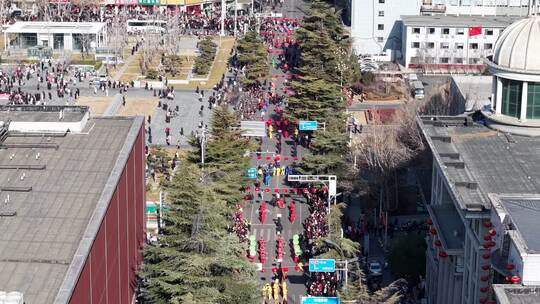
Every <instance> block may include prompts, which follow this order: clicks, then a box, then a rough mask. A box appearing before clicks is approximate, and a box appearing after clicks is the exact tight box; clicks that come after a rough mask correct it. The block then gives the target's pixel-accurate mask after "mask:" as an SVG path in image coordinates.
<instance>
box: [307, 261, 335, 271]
mask: <svg viewBox="0 0 540 304" xmlns="http://www.w3.org/2000/svg"><path fill="white" fill-rule="evenodd" d="M335 271H336V260H333V259H310V260H309V272H335Z"/></svg>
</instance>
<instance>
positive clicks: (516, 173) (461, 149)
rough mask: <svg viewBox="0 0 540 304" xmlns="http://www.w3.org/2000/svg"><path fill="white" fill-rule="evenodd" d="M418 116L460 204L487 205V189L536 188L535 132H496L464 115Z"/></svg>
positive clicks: (538, 152) (539, 161) (538, 151)
mask: <svg viewBox="0 0 540 304" xmlns="http://www.w3.org/2000/svg"><path fill="white" fill-rule="evenodd" d="M418 122H419V125H420V127H421V129H422V132H423V134H424V137H425V138H426V140H427V142H428V145H429V147H430V149H431V150H432V152H433V155H434V159H435V160H436V161H437V162H438V163H439V165H440V166H441V168H442V171H443V174H445V175H446V177H447V179H448V180H449V182H450V184H451V187H452V188H453V190H454V191H455V193H456V194H457V197H458V200H459V202H458V203H459V204H461V207H462V208H463V209H469V210H478V211H480V210H482V209H485V208H490V207H491V204H490V202H489V198H488V196H487V195H488V193H495V194H497V193H498V194H500V193H517V194H519V193H523V194H540V138H538V137H525V136H519V135H510V134H505V133H501V132H498V131H495V130H492V129H489V128H487V127H486V126H484V125H481V124H478V123H474V122H472V120H471V119H470V118H469V117H465V116H452V117H445V116H424V117H421V118H419V120H418Z"/></svg>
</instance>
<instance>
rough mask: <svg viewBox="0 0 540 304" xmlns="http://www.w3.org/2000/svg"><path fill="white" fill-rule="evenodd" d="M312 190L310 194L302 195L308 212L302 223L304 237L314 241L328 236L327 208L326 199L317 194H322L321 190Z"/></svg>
mask: <svg viewBox="0 0 540 304" xmlns="http://www.w3.org/2000/svg"><path fill="white" fill-rule="evenodd" d="M312 189H314V190H313V191H312V193H309V192H308V193H304V196H305V198H306V201H307V203H308V205H309V210H310V214H309V216H308V217H307V218H306V219H305V220H304V222H303V225H304V237H305V238H306V239H307V240H314V239H316V238H319V237H323V236H326V235H327V234H328V219H327V215H328V208H327V203H326V199H324V198H322V197H321V195H319V193H318V192H320V193H322V191H321V190H319V189H317V188H312ZM315 191H316V192H315ZM313 192H315V193H313Z"/></svg>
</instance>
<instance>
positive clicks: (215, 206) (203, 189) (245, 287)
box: [140, 107, 260, 304]
mask: <svg viewBox="0 0 540 304" xmlns="http://www.w3.org/2000/svg"><path fill="white" fill-rule="evenodd" d="M238 125H239V121H238V118H237V116H236V115H235V114H234V113H232V112H230V111H229V110H228V109H227V108H224V107H219V108H216V109H215V110H214V112H213V117H212V121H211V131H210V135H209V139H208V141H207V142H206V146H205V164H204V167H201V166H199V164H200V161H201V159H200V157H201V154H200V152H201V151H200V145H199V142H198V140H197V139H196V138H192V139H191V144H192V145H193V149H192V150H191V151H190V152H188V155H187V156H186V157H185V158H182V160H181V162H180V164H179V166H178V167H177V168H176V174H175V175H174V177H173V179H172V181H170V182H168V183H167V184H166V185H165V187H166V192H167V199H166V201H167V208H168V211H166V212H165V213H164V218H163V220H164V224H165V225H164V227H163V234H162V235H161V236H160V238H159V242H158V243H157V244H150V245H148V246H146V249H145V251H144V264H143V267H142V270H141V272H140V275H141V277H142V278H143V282H144V283H143V286H144V288H143V292H142V294H143V299H144V303H167V304H169V303H173V304H174V303H182V304H191V303H225V304H228V303H230V304H238V303H246V304H249V303H257V299H258V297H259V294H260V293H259V292H258V291H259V286H258V284H257V281H256V278H255V271H254V268H253V267H252V265H251V264H250V263H249V262H248V259H247V258H246V256H245V248H244V245H243V244H241V243H239V242H238V238H237V236H236V235H235V234H231V233H230V229H229V227H230V226H231V224H232V215H233V213H234V211H235V210H236V208H237V207H236V206H237V204H238V202H240V201H242V193H241V192H240V191H239V189H240V188H241V187H242V185H243V184H244V182H245V178H244V175H245V174H244V172H245V169H246V168H247V167H248V166H249V159H250V158H249V157H248V156H246V151H248V150H250V149H251V150H252V149H253V147H252V146H251V144H250V142H249V141H248V140H246V138H245V137H242V136H241V134H240V133H239V131H238V130H236V127H237V126H238Z"/></svg>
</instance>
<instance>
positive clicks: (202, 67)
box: [193, 37, 217, 75]
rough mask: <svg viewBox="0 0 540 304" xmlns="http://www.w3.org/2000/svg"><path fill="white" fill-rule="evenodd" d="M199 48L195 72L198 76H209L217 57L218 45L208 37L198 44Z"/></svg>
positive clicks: (194, 67)
mask: <svg viewBox="0 0 540 304" xmlns="http://www.w3.org/2000/svg"><path fill="white" fill-rule="evenodd" d="M197 47H198V48H199V53H200V54H199V56H198V57H197V58H195V64H194V66H193V72H194V73H195V74H198V75H207V74H208V73H209V72H210V67H211V66H212V62H214V58H215V57H216V52H217V45H216V44H215V43H214V41H212V38H210V37H206V38H205V39H204V40H202V41H200V42H199V43H198V44H197Z"/></svg>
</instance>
